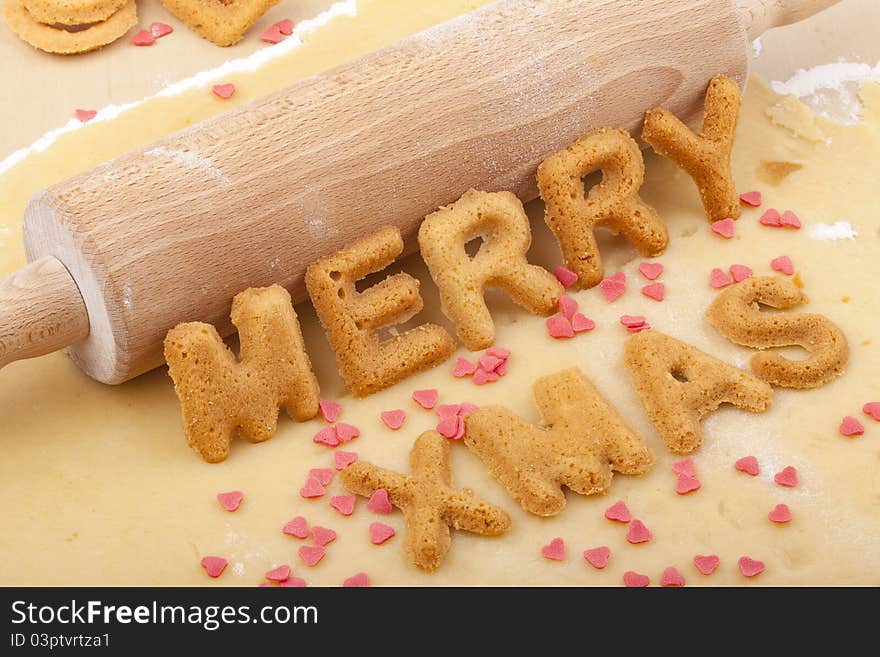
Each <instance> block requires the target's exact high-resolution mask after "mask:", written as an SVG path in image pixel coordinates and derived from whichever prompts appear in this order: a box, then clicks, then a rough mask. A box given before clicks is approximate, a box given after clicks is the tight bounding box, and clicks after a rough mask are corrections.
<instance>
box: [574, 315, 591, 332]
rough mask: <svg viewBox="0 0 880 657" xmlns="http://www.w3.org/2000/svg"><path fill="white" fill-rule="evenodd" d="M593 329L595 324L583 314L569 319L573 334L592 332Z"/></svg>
mask: <svg viewBox="0 0 880 657" xmlns="http://www.w3.org/2000/svg"><path fill="white" fill-rule="evenodd" d="M594 328H596V322H594V321H593V320H592V319H590V318H589V317H587V316H586V315H584V314H583V313H575V314H574V315H573V316H572V318H571V330H572V331H574V332H575V333H583V332H584V331H592V330H593V329H594Z"/></svg>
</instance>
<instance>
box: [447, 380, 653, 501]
mask: <svg viewBox="0 0 880 657" xmlns="http://www.w3.org/2000/svg"><path fill="white" fill-rule="evenodd" d="M535 402H536V403H537V405H538V410H539V411H540V413H541V417H542V419H543V420H544V424H545V425H546V426H536V425H534V424H530V423H529V422H526V421H525V420H523V419H522V418H520V417H518V416H517V415H516V414H515V413H513V412H512V411H509V410H508V409H506V408H504V407H502V406H484V407H482V408H480V409H479V410H477V411H475V412H473V413H471V414H470V415H469V416H468V417H467V420H466V423H467V431H466V432H465V435H464V441H465V444H466V445H467V446H468V448H469V449H470V450H471V451H472V452H474V453H475V454H476V455H477V456H479V457H480V460H482V461H483V462H484V463H485V464H486V465H487V466H488V468H489V470H490V471H491V472H492V474H493V475H494V477H495V478H496V479H498V481H500V482H501V484H502V485H503V486H504V487H505V488H506V489H507V490H508V492H509V493H510V494H511V495H512V496H513V497H514V498H515V499H516V500H517V501H518V502H519V503H520V504H521V505H522V507H523V508H524V509H525V510H526V511H528V512H530V513H534V514H535V515H539V516H552V515H556V514H557V513H559V512H560V511H562V509H563V508H565V495H564V493H563V492H562V486H567V487H568V488H570V489H571V490H573V491H574V492H575V493H579V494H580V495H593V494H595V493H601V492H604V491H605V490H607V489H608V487H609V486H610V485H611V477H612V471H616V472H620V473H622V474H629V475H636V474H643V473H645V472H647V471H648V470H649V469H650V467H651V463H652V461H653V457H652V455H651V452H650V450H649V449H648V447H647V445H646V444H645V439H644V438H643V437H642V436H641V435H640V434H639V433H638V432H636V431H634V430H633V429H631V428H630V427H629V425H627V424H626V421H625V420H624V419H623V418H622V417H621V416H620V414H619V413H618V412H617V410H616V409H615V408H614V407H613V406H612V405H611V404H610V403H609V402H608V401H607V400H606V399H605V398H604V397H603V396H602V395H601V393H600V392H599V391H598V390H596V388H595V387H594V386H593V384H592V383H590V381H589V380H588V379H587V377H586V376H584V374H583V373H582V372H581V371H580V370H579V369H577V368H571V369H567V370H563V371H562V372H557V373H556V374H551V375H550V376H545V377H542V378H540V379H538V380H537V381H536V382H535Z"/></svg>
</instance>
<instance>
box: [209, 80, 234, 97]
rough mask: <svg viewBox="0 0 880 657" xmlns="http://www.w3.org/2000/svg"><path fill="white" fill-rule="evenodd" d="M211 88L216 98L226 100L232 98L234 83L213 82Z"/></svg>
mask: <svg viewBox="0 0 880 657" xmlns="http://www.w3.org/2000/svg"><path fill="white" fill-rule="evenodd" d="M211 90H212V91H213V92H214V95H216V96H217V97H218V98H222V99H223V100H226V99H228V98H232V94H234V93H235V85H234V84H232V83H231V82H227V83H226V84H215V85H214V86H213V87H211Z"/></svg>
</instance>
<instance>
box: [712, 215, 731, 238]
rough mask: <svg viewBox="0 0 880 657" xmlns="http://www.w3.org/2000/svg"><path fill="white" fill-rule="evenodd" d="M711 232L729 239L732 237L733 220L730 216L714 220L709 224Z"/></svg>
mask: <svg viewBox="0 0 880 657" xmlns="http://www.w3.org/2000/svg"><path fill="white" fill-rule="evenodd" d="M711 228H712V232H714V233H718V234H719V235H721V237H723V238H724V239H727V240H729V239H730V238H732V237H733V231H734V221H733V219H732V218H730V217H728V218H727V219H721V220H719V221H716V222H714V223H713V224H712V226H711Z"/></svg>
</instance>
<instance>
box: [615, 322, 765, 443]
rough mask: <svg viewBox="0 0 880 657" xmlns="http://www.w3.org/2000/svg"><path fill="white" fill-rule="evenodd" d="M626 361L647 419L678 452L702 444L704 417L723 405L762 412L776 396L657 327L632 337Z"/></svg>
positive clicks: (626, 347) (745, 374) (748, 376)
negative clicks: (702, 421) (702, 422)
mask: <svg viewBox="0 0 880 657" xmlns="http://www.w3.org/2000/svg"><path fill="white" fill-rule="evenodd" d="M624 363H625V364H626V368H627V369H628V370H629V373H630V375H631V376H632V379H633V382H634V383H635V386H636V390H637V391H638V393H639V397H640V398H641V400H642V405H643V406H644V407H645V411H646V412H647V414H648V418H649V419H650V420H651V423H652V424H653V425H654V427H655V428H656V429H657V432H658V433H659V434H660V436H661V437H662V438H663V440H664V442H666V445H667V447H669V449H670V450H672V451H673V452H676V453H678V454H687V453H689V452H693V451H694V450H695V449H697V447H699V446H700V445H701V444H702V442H703V429H702V427H701V426H700V420H702V419H703V418H704V417H705V416H707V415H708V414H709V413H711V412H712V411H714V410H716V409H717V408H718V407H719V406H720V405H721V404H722V403H724V402H727V403H730V404H733V405H734V406H737V407H739V408H741V409H743V410H745V411H751V412H753V413H761V412H763V411H766V410H767V409H768V408H769V407H770V402H771V401H772V400H773V390H772V389H771V388H770V386H768V385H767V384H766V383H764V382H763V381H761V380H760V379H758V378H756V377H754V376H752V375H751V374H749V373H748V372H743V371H742V370H741V369H739V368H736V367H734V366H733V365H728V364H727V363H725V362H724V361H721V360H718V359H717V358H714V357H712V356H710V355H708V354H706V353H703V352H702V351H700V350H699V349H697V348H696V347H692V346H690V345H689V344H686V343H684V342H680V341H678V340H675V339H674V338H670V337H669V336H668V335H663V334H662V333H658V332H657V331H642V332H640V333H634V334H633V335H631V336H629V338H627V340H626V342H625V343H624Z"/></svg>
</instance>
